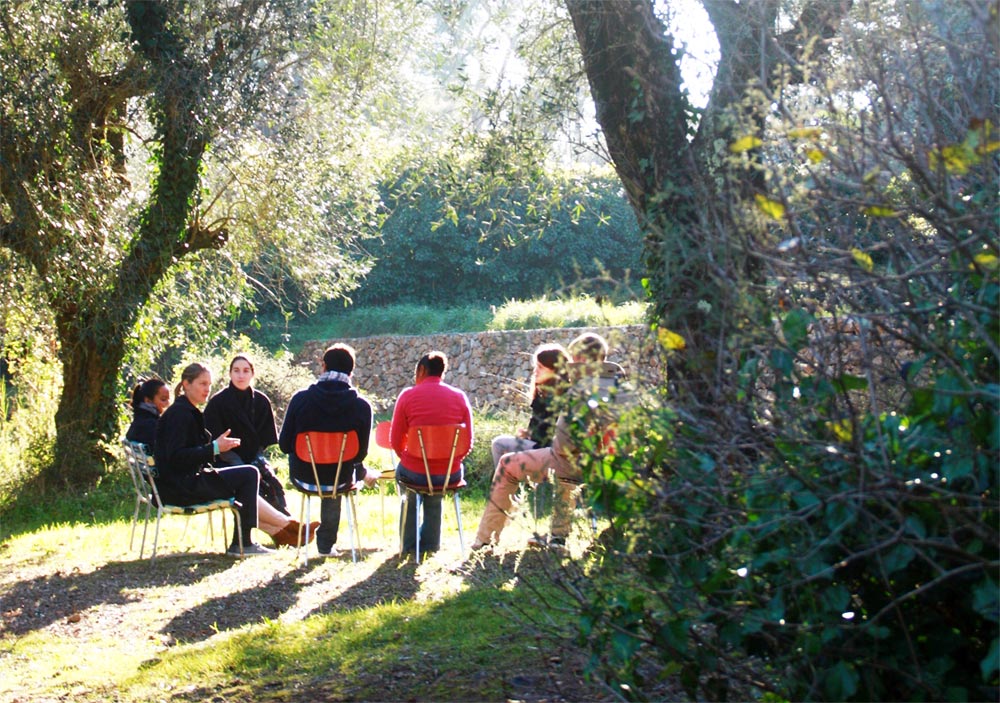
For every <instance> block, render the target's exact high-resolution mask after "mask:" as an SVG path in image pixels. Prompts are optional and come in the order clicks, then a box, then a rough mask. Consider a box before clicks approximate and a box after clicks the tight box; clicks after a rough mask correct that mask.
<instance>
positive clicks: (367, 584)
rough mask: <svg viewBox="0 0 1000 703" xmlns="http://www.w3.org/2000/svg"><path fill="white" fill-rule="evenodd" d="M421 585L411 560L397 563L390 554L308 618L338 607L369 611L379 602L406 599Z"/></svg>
mask: <svg viewBox="0 0 1000 703" xmlns="http://www.w3.org/2000/svg"><path fill="white" fill-rule="evenodd" d="M419 590H420V583H419V582H418V581H417V565H416V564H415V563H414V562H413V561H412V560H410V559H405V558H404V559H402V560H400V558H399V556H398V555H395V554H393V555H392V556H390V557H389V558H387V559H386V560H385V561H383V562H382V563H381V564H380V565H379V567H378V568H377V569H375V571H374V572H373V573H372V574H371V576H369V577H368V578H366V579H363V580H361V581H359V582H357V583H355V584H353V585H352V586H350V587H349V588H347V589H345V590H344V592H343V593H341V594H340V595H338V596H337V597H335V598H332V599H331V600H330V601H329V602H328V603H326V604H324V605H322V606H320V607H318V608H316V609H314V610H313V611H312V612H311V613H309V615H315V614H317V613H322V612H328V611H329V610H331V609H334V608H339V609H345V610H354V609H357V608H370V607H372V606H375V605H378V604H380V603H389V602H392V601H400V600H409V599H411V598H413V597H414V596H416V595H417V592H418V591H419Z"/></svg>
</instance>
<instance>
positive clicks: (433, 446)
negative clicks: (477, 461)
mask: <svg viewBox="0 0 1000 703" xmlns="http://www.w3.org/2000/svg"><path fill="white" fill-rule="evenodd" d="M456 432H457V433H458V442H457V444H456V442H455V433H456ZM421 435H422V436H423V446H424V451H425V452H427V458H428V459H447V458H448V457H450V456H452V447H454V448H455V454H454V456H455V457H456V458H458V459H462V458H464V457H465V455H466V454H468V453H469V447H470V436H469V428H468V427H466V426H465V425H420V426H417V427H411V428H410V429H409V431H408V432H407V433H406V448H407V451H408V452H409V453H410V454H419V453H420V439H421Z"/></svg>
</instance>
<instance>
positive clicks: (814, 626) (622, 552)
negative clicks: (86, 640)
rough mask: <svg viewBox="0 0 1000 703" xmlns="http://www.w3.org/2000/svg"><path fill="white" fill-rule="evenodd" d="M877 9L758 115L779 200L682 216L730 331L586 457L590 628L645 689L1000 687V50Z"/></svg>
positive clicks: (963, 14) (703, 692) (741, 197)
mask: <svg viewBox="0 0 1000 703" xmlns="http://www.w3.org/2000/svg"><path fill="white" fill-rule="evenodd" d="M855 7H856V8H857V13H856V15H855V16H852V18H851V20H852V21H851V22H850V23H848V24H847V26H845V27H844V28H842V32H843V33H842V38H843V41H844V43H845V50H844V51H845V53H844V55H843V56H840V55H837V56H835V58H836V59H841V58H843V59H844V61H843V63H842V64H839V63H838V62H834V64H835V65H834V66H833V67H831V66H829V65H823V64H819V63H812V64H810V65H809V67H808V72H809V78H810V80H809V82H808V84H807V85H797V84H794V83H792V82H791V79H789V82H788V83H782V84H781V85H780V86H779V88H778V90H780V91H781V100H782V102H781V105H780V107H778V103H777V102H776V101H775V95H773V94H767V92H766V91H765V90H761V91H760V93H759V94H754V93H751V94H748V95H747V96H746V100H745V103H744V104H743V105H742V106H741V107H740V109H739V110H734V112H733V115H732V117H733V119H738V120H739V124H740V127H741V128H742V129H744V130H745V132H742V133H738V134H737V137H739V138H738V139H734V140H733V141H730V142H728V143H727V147H728V148H729V149H730V151H731V153H734V154H736V155H734V156H731V157H727V158H731V159H732V160H733V165H732V169H733V170H732V171H730V173H739V172H740V171H739V168H741V167H746V166H750V167H751V168H754V166H753V165H752V164H748V162H747V160H746V158H745V157H746V154H745V153H744V152H743V149H744V148H745V147H747V146H748V144H741V142H742V141H743V139H742V138H743V136H744V135H759V136H755V137H754V139H756V141H752V140H751V141H752V143H753V147H752V148H753V149H761V150H762V151H763V152H764V153H766V154H767V157H768V158H767V166H766V168H765V167H764V166H763V165H761V164H758V165H759V166H760V170H759V172H758V173H757V175H758V176H759V177H760V178H761V181H760V183H761V184H762V185H764V186H766V188H765V190H766V192H767V195H766V196H765V195H763V194H762V193H754V194H753V195H757V196H759V197H753V196H752V195H750V196H748V195H747V191H746V190H745V187H746V185H747V182H744V181H738V179H734V182H732V183H730V184H728V186H729V187H728V188H727V189H725V190H724V196H725V198H726V199H727V200H726V204H725V208H727V211H726V213H725V214H724V213H721V212H719V213H717V214H718V217H719V218H720V220H725V218H726V217H730V216H732V217H733V221H732V223H731V225H730V226H729V227H720V228H718V229H715V228H714V227H712V226H710V225H709V224H707V223H708V222H709V221H711V220H712V216H706V217H704V218H703V219H702V220H701V221H699V222H697V223H695V222H681V221H676V222H674V224H675V225H676V226H678V227H679V228H684V236H686V237H687V238H688V240H689V241H694V240H696V239H697V238H699V237H700V238H701V239H703V240H704V242H705V244H704V247H703V248H700V249H698V248H691V249H689V250H686V251H685V254H686V255H689V256H690V257H691V260H687V259H685V260H684V261H682V262H678V264H679V265H680V266H681V267H682V269H683V270H682V271H681V272H682V273H689V272H691V271H697V270H705V271H710V272H711V277H710V278H708V279H705V280H702V281H698V282H695V281H692V282H691V288H689V289H688V290H696V291H697V296H698V297H693V298H685V299H684V300H681V301H679V304H681V305H689V306H690V308H691V313H692V314H695V313H697V314H708V315H707V316H708V317H709V318H710V321H711V324H712V325H718V328H719V333H718V335H717V337H715V338H712V337H711V336H709V337H704V336H702V337H695V338H693V339H691V338H689V339H688V340H687V341H688V345H687V349H686V351H685V352H684V355H683V358H678V359H674V360H671V367H672V368H676V369H677V371H676V372H675V373H673V375H672V376H671V389H676V390H677V392H676V393H674V394H671V396H670V397H668V398H665V399H664V405H663V407H661V408H659V409H657V410H655V411H651V412H649V413H648V414H640V417H638V418H634V419H633V420H632V421H631V423H630V424H629V425H628V426H627V427H625V428H623V430H622V431H621V432H620V433H619V438H620V440H619V444H618V450H617V451H616V452H615V453H614V454H613V455H612V456H610V457H608V456H606V455H601V454H599V453H597V452H594V458H593V459H591V460H589V461H587V462H585V471H586V474H587V479H588V483H589V484H591V487H592V489H593V490H592V492H591V495H592V500H593V503H594V506H595V508H596V509H598V510H600V511H602V512H605V513H606V514H607V515H608V516H609V517H610V519H611V520H612V529H611V530H609V531H608V532H607V533H606V534H605V535H603V536H602V540H601V543H600V544H601V546H603V547H604V549H596V550H595V552H596V554H595V557H594V560H593V561H592V562H590V563H588V564H586V565H584V567H583V568H584V569H585V571H586V574H587V577H588V579H589V583H590V584H592V586H593V588H592V589H590V590H586V591H584V592H583V593H581V594H579V598H578V602H579V603H580V608H581V614H582V617H581V621H580V639H581V641H583V642H586V643H587V644H588V646H589V648H590V650H591V652H592V660H591V667H592V670H593V671H594V672H597V673H599V674H600V675H602V676H603V677H604V678H605V680H606V681H607V682H608V683H609V684H610V685H612V686H613V687H614V688H615V689H616V690H621V691H623V692H624V693H623V697H625V698H634V699H643V698H657V697H659V696H658V695H657V694H658V692H659V691H660V690H662V689H661V688H660V687H661V686H663V682H664V681H667V680H677V681H679V682H680V683H682V684H683V685H684V687H685V690H686V693H687V694H688V695H689V696H690V697H692V698H697V699H715V700H721V699H726V698H728V699H733V698H737V699H751V698H759V697H761V696H764V697H769V698H771V699H774V698H778V699H783V700H837V701H841V700H858V701H869V700H992V699H995V698H996V697H997V695H998V690H1000V671H998V664H997V652H998V651H1000V599H998V597H997V593H998V568H1000V527H998V526H1000V498H998V496H1000V493H998V491H1000V486H998V482H1000V471H998V467H1000V346H998V342H1000V266H998V261H1000V258H998V257H1000V247H998V243H997V238H996V231H997V221H996V213H997V212H998V208H1000V202H998V193H997V190H996V188H995V187H994V186H995V183H996V182H997V180H998V178H1000V159H998V158H997V153H998V150H1000V139H997V133H996V127H995V125H996V124H998V123H1000V115H998V112H997V107H996V106H997V101H996V96H997V88H996V86H997V85H998V83H997V81H996V79H997V77H998V76H1000V63H998V58H997V55H996V44H995V42H994V41H993V40H992V39H991V38H990V37H989V36H988V35H987V34H986V33H985V31H984V27H985V24H977V22H975V21H973V20H974V19H975V18H976V17H978V16H979V15H978V14H977V13H978V12H979V11H980V6H979V5H977V4H975V3H967V4H953V5H949V12H948V13H944V12H943V7H944V6H943V5H941V4H940V3H933V2H928V3H906V4H905V12H904V11H903V10H902V8H903V5H902V4H900V5H898V6H897V5H896V4H895V3H888V4H887V5H886V6H884V7H882V8H881V10H886V11H892V12H893V17H894V18H895V20H896V21H898V22H899V23H900V24H902V25H903V27H904V30H903V31H905V33H906V36H908V37H911V38H914V43H913V46H908V50H907V51H906V52H900V51H895V50H894V49H892V48H891V47H893V46H894V42H898V41H899V37H900V36H901V35H900V33H899V32H900V30H899V28H898V26H897V25H896V24H894V23H889V22H885V16H884V12H880V11H875V8H874V7H873V6H872V5H868V4H859V5H856V6H855ZM896 10H899V12H898V14H897V13H896ZM959 46H960V47H962V49H961V51H959V52H958V53H955V52H954V51H953V49H954V47H959ZM848 58H849V60H847V59H848ZM835 69H836V70H835ZM862 94H865V95H866V97H865V99H859V97H860V95H862ZM818 105H822V106H823V110H820V109H817V106H818ZM945 106H947V107H945ZM762 116H766V119H765V118H764V117H762ZM761 125H763V126H764V127H763V129H760V127H761ZM804 125H805V126H804ZM876 134H877V135H878V137H879V138H878V139H873V138H872V137H873V136H874V135H876ZM737 152H738V153H737ZM778 206H780V208H779V207H778ZM713 212H714V210H713ZM725 252H737V253H739V254H740V256H749V257H750V261H752V266H748V267H747V268H748V270H742V269H741V268H740V267H727V265H728V264H730V263H731V262H730V260H729V259H727V258H726V257H725V256H722V254H723V253H725ZM699 267H701V268H699ZM679 270H680V269H671V271H679ZM663 275H664V274H663V272H662V271H659V270H652V271H651V272H650V276H651V277H656V276H663ZM706 281H708V284H707V285H706ZM658 283H659V284H663V283H667V284H668V286H676V287H674V288H669V287H668V288H664V287H662V286H661V285H655V286H651V288H652V289H653V290H655V291H658V294H662V292H663V291H664V290H667V289H672V290H674V291H675V292H677V291H679V290H683V289H684V286H685V285H687V282H686V281H684V280H683V278H682V276H678V277H674V278H670V279H668V280H660V281H658ZM696 285H697V286H698V287H695V286H696ZM712 286H714V287H716V288H718V289H719V291H720V292H719V294H718V295H711V296H707V297H705V298H701V297H700V296H701V295H703V294H707V293H711V287H712ZM673 303H674V300H673V299H670V298H665V297H663V298H658V299H657V301H656V304H657V306H658V309H663V308H666V307H669V306H671V305H673ZM691 327H692V328H695V329H698V328H701V329H703V327H702V326H701V325H700V323H698V322H697V321H696V322H695V323H693V324H692V325H691ZM678 331H679V332H681V333H683V334H686V333H687V331H686V330H678ZM677 362H680V363H677ZM595 459H596V460H595Z"/></svg>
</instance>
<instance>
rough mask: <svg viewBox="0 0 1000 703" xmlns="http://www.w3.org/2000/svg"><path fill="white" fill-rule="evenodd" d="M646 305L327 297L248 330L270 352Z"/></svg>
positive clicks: (625, 319) (578, 317)
mask: <svg viewBox="0 0 1000 703" xmlns="http://www.w3.org/2000/svg"><path fill="white" fill-rule="evenodd" d="M645 313H646V305H645V304H644V303H638V302H628V303H623V304H621V305H611V304H607V303H600V302H598V301H597V300H595V299H594V298H589V297H577V298H572V299H567V300H549V299H546V298H542V299H538V300H523V301H522V300H510V301H508V302H506V303H504V304H503V305H501V306H499V307H496V306H466V307H451V308H431V307H428V306H425V305H392V306H387V307H377V308H345V307H344V306H343V305H342V304H338V303H327V304H325V305H323V306H321V307H320V308H319V309H318V310H317V311H316V312H315V313H313V314H311V315H306V314H299V315H296V316H294V317H292V318H291V319H290V320H288V321H285V320H284V319H282V318H279V317H277V316H261V317H260V318H259V319H258V321H257V322H258V323H259V325H260V327H259V328H258V329H255V330H251V331H249V332H248V333H249V335H250V336H251V337H252V338H253V339H254V340H255V341H256V342H257V343H258V344H260V345H262V346H264V347H266V348H267V349H270V350H271V351H272V352H273V351H277V350H279V349H282V348H286V349H293V350H294V349H299V348H300V347H301V346H302V345H303V344H304V343H305V342H308V341H312V340H316V339H338V338H340V339H350V338H355V337H369V336H374V335H427V334H442V333H448V332H483V331H487V330H516V329H539V328H546V327H554V328H557V327H588V326H601V325H627V324H636V323H641V322H643V320H644V315H645Z"/></svg>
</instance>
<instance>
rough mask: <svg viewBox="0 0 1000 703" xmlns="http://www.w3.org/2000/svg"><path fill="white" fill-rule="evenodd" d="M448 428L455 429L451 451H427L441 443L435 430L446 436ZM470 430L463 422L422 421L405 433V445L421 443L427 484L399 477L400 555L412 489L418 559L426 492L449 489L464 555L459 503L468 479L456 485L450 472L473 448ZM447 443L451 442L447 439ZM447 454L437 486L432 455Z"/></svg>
mask: <svg viewBox="0 0 1000 703" xmlns="http://www.w3.org/2000/svg"><path fill="white" fill-rule="evenodd" d="M445 432H450V433H452V436H451V439H450V440H448V441H450V447H449V453H448V454H446V455H445V454H437V453H434V454H431V455H428V450H427V445H428V444H431V445H432V449H436V448H437V447H438V446H440V445H439V444H438V443H437V442H438V441H439V440H438V438H437V437H436V436H435V435H436V434H439V433H440V434H441V436H445V435H444V433H445ZM459 440H461V441H462V444H461V450H459V447H460V445H459ZM469 440H470V432H469V428H468V427H466V426H465V425H464V424H451V425H419V426H414V427H410V428H409V430H408V431H407V433H406V446H407V447H410V446H413V445H414V444H416V445H417V446H419V447H420V456H421V458H422V460H423V463H424V475H425V476H426V477H427V485H426V486H424V485H422V484H415V483H407V482H405V481H397V483H398V484H399V485H400V486H401V488H402V489H405V490H400V496H401V501H402V504H403V505H402V509H403V514H402V519H401V520H400V523H399V556H400V558H402V556H403V531H404V529H405V527H406V517H407V513H408V512H409V504H410V501H409V500H408V499H407V497H406V494H407V493H413V494H414V496H416V503H417V504H416V506H415V509H416V514H415V516H414V519H415V526H416V530H415V532H416V554H415V557H416V562H417V563H418V564H419V563H420V522H421V520H422V518H423V496H425V495H426V496H441V497H444V496H447V495H448V494H449V493H450V494H451V496H452V499H453V502H454V505H455V522H456V523H457V524H458V545H459V550H460V554H461V556H462V558H464V557H465V536H464V534H463V532H462V511H461V509H460V506H459V499H458V492H459V491H460V490H461V489H462V488H465V485H466V484H465V481H464V480H463V481H462V482H461V483H460V484H456V485H454V486H452V485H450V484H451V474H452V467H453V466H454V465H455V457H456V456H457V455H459V454H460V455H461V456H462V458H463V459H464V458H465V456H466V454H468V452H469V449H470V446H471V445H470V441H469ZM445 446H448V445H447V443H446V444H445ZM445 456H447V457H448V469H447V471H446V472H445V475H444V484H443V485H441V486H435V485H434V482H433V480H432V478H431V469H430V461H429V460H430V459H443V458H445Z"/></svg>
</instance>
